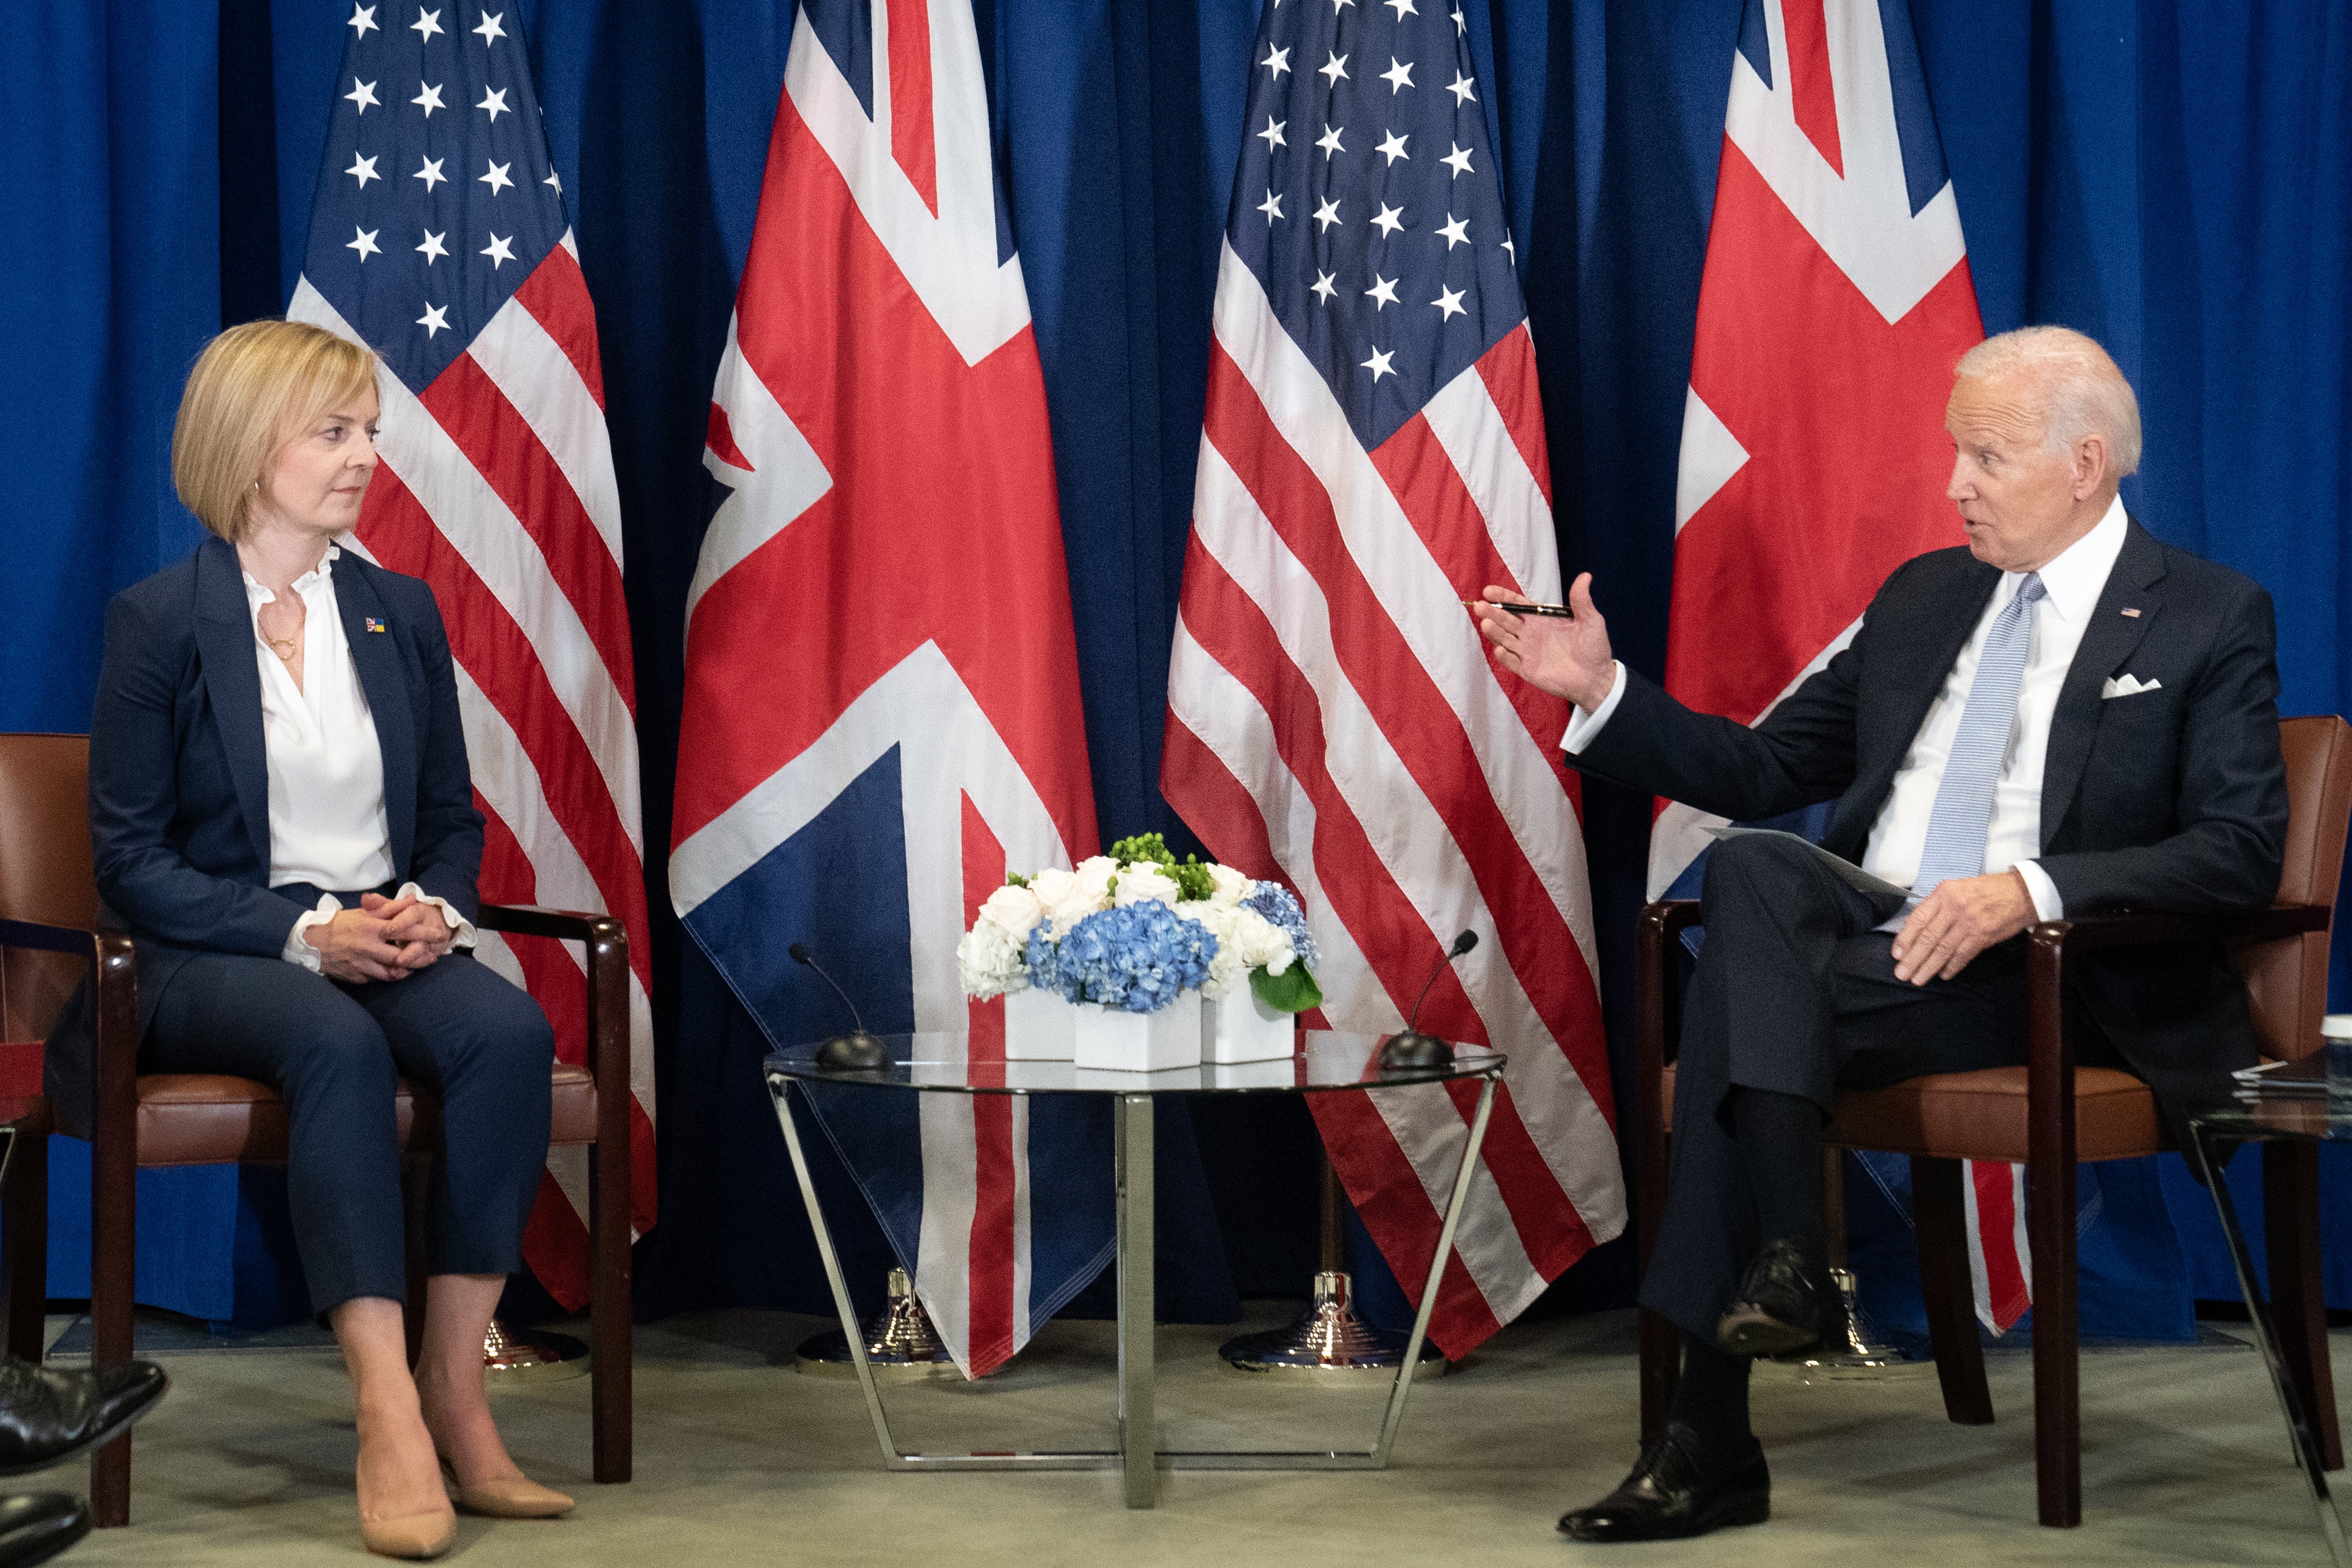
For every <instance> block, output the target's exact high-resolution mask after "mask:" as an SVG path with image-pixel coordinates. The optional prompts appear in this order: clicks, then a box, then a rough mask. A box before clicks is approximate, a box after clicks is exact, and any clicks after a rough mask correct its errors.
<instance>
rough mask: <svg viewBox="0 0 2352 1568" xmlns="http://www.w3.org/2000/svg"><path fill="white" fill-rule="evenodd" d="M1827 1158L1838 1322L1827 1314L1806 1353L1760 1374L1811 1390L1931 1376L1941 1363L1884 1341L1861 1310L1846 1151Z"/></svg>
mask: <svg viewBox="0 0 2352 1568" xmlns="http://www.w3.org/2000/svg"><path fill="white" fill-rule="evenodd" d="M1822 1154H1823V1163H1822V1197H1823V1199H1824V1204H1823V1206H1824V1208H1825V1209H1826V1211H1827V1212H1826V1215H1824V1218H1825V1220H1826V1222H1827V1226H1828V1232H1829V1234H1828V1237H1827V1239H1828V1242H1829V1247H1828V1252H1829V1274H1830V1287H1831V1289H1833V1290H1835V1291H1836V1292H1837V1300H1835V1301H1834V1302H1831V1303H1824V1305H1825V1306H1830V1307H1832V1308H1833V1310H1834V1312H1835V1320H1836V1321H1833V1322H1832V1321H1829V1319H1830V1318H1831V1313H1830V1312H1823V1313H1822V1319H1823V1321H1822V1337H1821V1340H1820V1342H1817V1343H1815V1344H1813V1345H1811V1347H1809V1348H1807V1349H1805V1350H1801V1351H1790V1352H1786V1353H1785V1354H1781V1355H1776V1356H1763V1357H1759V1359H1758V1361H1757V1363H1756V1365H1757V1368H1758V1370H1759V1371H1762V1372H1766V1373H1768V1374H1769V1373H1778V1374H1780V1375H1781V1376H1783V1377H1788V1378H1791V1379H1793V1380H1794V1381H1796V1382H1798V1383H1808V1384H1810V1383H1840V1382H1864V1381H1874V1380H1877V1379H1881V1378H1890V1377H1905V1376H1908V1375H1911V1374H1914V1373H1923V1372H1926V1371H1927V1369H1928V1368H1930V1367H1932V1366H1934V1365H1935V1364H1936V1363H1934V1362H1932V1361H1927V1360H1925V1359H1923V1358H1919V1357H1916V1356H1914V1355H1912V1354H1911V1352H1908V1351H1906V1350H1905V1349H1904V1348H1903V1347H1902V1346H1900V1345H1896V1344H1890V1343H1888V1342H1886V1341H1885V1340H1882V1339H1880V1338H1879V1337H1878V1331H1877V1329H1876V1328H1874V1326H1872V1323H1871V1321H1870V1319H1869V1316H1868V1315H1867V1314H1865V1313H1864V1311H1863V1310H1862V1297H1861V1295H1860V1293H1859V1290H1858V1289H1857V1287H1856V1285H1855V1282H1854V1278H1853V1269H1852V1268H1848V1267H1847V1266H1846V1250H1845V1151H1844V1150H1843V1149H1838V1148H1830V1149H1826V1150H1824V1151H1822Z"/></svg>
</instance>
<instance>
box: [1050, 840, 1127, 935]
mask: <svg viewBox="0 0 2352 1568" xmlns="http://www.w3.org/2000/svg"><path fill="white" fill-rule="evenodd" d="M1116 876H1118V861H1116V860H1114V859H1112V858H1110V857H1109V856H1108V855H1096V856H1091V857H1089V858H1087V859H1084V860H1081V861H1079V862H1078V866H1077V869H1076V870H1075V871H1072V872H1071V873H1070V887H1069V890H1068V891H1067V892H1066V893H1065V894H1063V895H1062V896H1061V897H1060V898H1058V899H1050V900H1048V899H1045V896H1044V895H1043V894H1042V893H1041V894H1040V895H1039V898H1040V900H1043V901H1044V902H1045V912H1046V913H1047V914H1049V915H1051V916H1053V917H1054V931H1055V934H1056V935H1067V934H1068V933H1069V930H1070V928H1071V927H1072V926H1074V925H1076V924H1077V923H1078V922H1079V921H1082V920H1084V919H1086V918H1087V916H1088V915H1090V914H1093V913H1094V912H1095V911H1097V910H1107V909H1108V908H1110V884H1111V879H1112V878H1114V877H1116Z"/></svg>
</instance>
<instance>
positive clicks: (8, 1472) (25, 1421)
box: [0, 1356, 171, 1476]
mask: <svg viewBox="0 0 2352 1568" xmlns="http://www.w3.org/2000/svg"><path fill="white" fill-rule="evenodd" d="M170 1386H171V1379H169V1378H167V1377H165V1376H164V1375H163V1368H162V1367H160V1366H157V1365H156V1364H155V1363H153V1362H147V1361H131V1362H116V1363H112V1364H111V1365H108V1366H93V1367H80V1368H66V1367H54V1366H40V1365H37V1364H35V1363H32V1362H28V1361H19V1360H18V1359H16V1357H15V1356H0V1476H21V1475H23V1474H24V1473H25V1472H26V1471H27V1470H42V1469H47V1468H48V1467H49V1466H51V1465H55V1464H58V1463H60V1462H62V1461H64V1460H67V1459H70V1458H73V1457H74V1456H75V1455H77V1454H82V1453H87V1452H89V1450H90V1449H92V1448H95V1447H98V1446H99V1445H100V1443H103V1442H105V1441H106V1440H107V1439H108V1438H110V1437H111V1436H114V1435H115V1434H116V1433H118V1432H120V1431H121V1430H122V1429H123V1428H124V1427H126V1426H130V1425H131V1423H132V1422H133V1421H136V1420H138V1419H139V1418H140V1417H141V1416H142V1415H146V1414H147V1412H149V1411H150V1410H152V1409H153V1408H154V1407H155V1402H156V1401H157V1400H159V1399H161V1398H163V1391H164V1390H165V1389H166V1388H168V1387H170Z"/></svg>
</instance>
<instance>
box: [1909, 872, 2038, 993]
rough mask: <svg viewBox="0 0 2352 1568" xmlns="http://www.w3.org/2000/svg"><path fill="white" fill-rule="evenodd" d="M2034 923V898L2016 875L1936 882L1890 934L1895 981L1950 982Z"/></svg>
mask: <svg viewBox="0 0 2352 1568" xmlns="http://www.w3.org/2000/svg"><path fill="white" fill-rule="evenodd" d="M2034 919H2035V916H2034V910H2033V894H2032V890H2031V889H2028V888H2027V887H2026V885H2025V879H2024V878H2023V877H2022V876H2020V875H2019V874H2018V873H2017V872H2015V871H1996V872H1994V873H1993V874H1992V875H1991V876H1990V877H1957V878H1954V879H1952V880H1950V881H1948V882H1938V883H1937V884H1936V890H1935V891H1933V892H1931V893H1929V894H1928V895H1927V897H1926V898H1924V899H1922V900H1919V907H1918V908H1917V909H1916V910H1912V911H1911V918H1910V919H1909V920H1906V921H1904V922H1903V929H1902V930H1901V931H1897V932H1895V979H1897V980H1907V981H1909V982H1910V983H1911V984H1914V985H1925V984H1927V982H1929V981H1930V980H1949V979H1950V978H1951V977H1952V976H1953V975H1955V974H1958V973H1959V972H1960V971H1961V970H1963V969H1966V968H1967V967H1968V966H1969V962H1970V961H1971V960H1972V959H1974V958H1975V957H1976V955H1977V954H1978V953H1980V952H1983V951H1984V950H1985V949H1986V948H1989V947H1990V946H1992V945H1993V944H1994V943H1995V942H2007V941H2008V940H2009V939H2010V938H2011V937H2013V936H2015V935H2016V934H2017V933H2018V932H2019V931H2023V930H2024V929H2025V928H2026V927H2028V926H2030V925H2032V923H2033V921H2034Z"/></svg>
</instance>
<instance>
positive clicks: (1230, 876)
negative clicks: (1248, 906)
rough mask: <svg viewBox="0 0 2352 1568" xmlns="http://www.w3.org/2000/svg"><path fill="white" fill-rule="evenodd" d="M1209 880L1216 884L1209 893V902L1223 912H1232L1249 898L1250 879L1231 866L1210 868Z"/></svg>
mask: <svg viewBox="0 0 2352 1568" xmlns="http://www.w3.org/2000/svg"><path fill="white" fill-rule="evenodd" d="M1209 880H1210V881H1211V882H1212V883H1213V884H1214V886H1213V888H1212V889H1211V890H1210V893H1209V902H1211V903H1213V904H1214V905H1216V906H1217V907H1218V908H1219V909H1221V910H1230V909H1232V908H1233V907H1234V905H1235V904H1238V903H1240V902H1241V901H1242V900H1244V899H1246V898H1248V897H1249V890H1250V879H1248V878H1247V877H1244V876H1243V875H1242V874H1241V873H1240V872H1239V871H1236V870H1234V868H1232V867H1231V866H1212V867H1210V868H1209Z"/></svg>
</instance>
